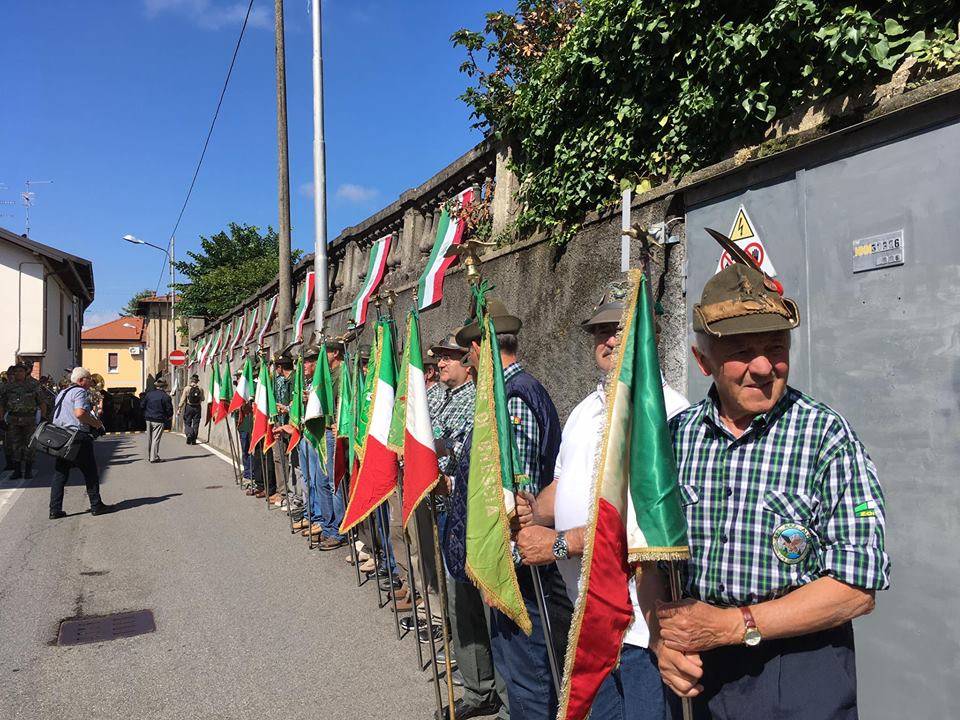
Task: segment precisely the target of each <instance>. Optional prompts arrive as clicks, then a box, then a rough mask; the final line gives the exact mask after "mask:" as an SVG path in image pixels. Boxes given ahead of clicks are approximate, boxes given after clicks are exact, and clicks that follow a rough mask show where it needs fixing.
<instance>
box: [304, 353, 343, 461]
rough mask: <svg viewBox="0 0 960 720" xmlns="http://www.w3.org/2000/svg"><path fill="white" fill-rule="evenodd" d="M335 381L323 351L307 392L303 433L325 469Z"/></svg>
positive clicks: (333, 409)
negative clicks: (328, 426)
mask: <svg viewBox="0 0 960 720" xmlns="http://www.w3.org/2000/svg"><path fill="white" fill-rule="evenodd" d="M335 409H336V408H334V406H333V381H332V376H331V373H330V362H329V360H327V353H326V352H323V351H321V352H320V357H318V358H317V364H316V366H315V367H314V370H313V379H312V380H311V382H310V388H309V390H308V394H307V410H306V413H305V414H304V417H303V434H304V435H306V436H307V441H308V442H309V443H310V444H311V445H313V447H314V448H315V449H316V451H317V453H318V454H319V455H320V461H321V462H322V463H323V470H324V472H326V467H327V442H326V430H327V425H328V423H330V422H331V421H332V420H333V413H334V411H335Z"/></svg>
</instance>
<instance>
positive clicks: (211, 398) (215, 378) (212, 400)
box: [206, 362, 220, 423]
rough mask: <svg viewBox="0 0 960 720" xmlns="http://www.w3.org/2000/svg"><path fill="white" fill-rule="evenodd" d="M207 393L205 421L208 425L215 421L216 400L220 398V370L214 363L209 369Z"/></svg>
mask: <svg viewBox="0 0 960 720" xmlns="http://www.w3.org/2000/svg"><path fill="white" fill-rule="evenodd" d="M208 390H209V392H208V394H207V420H206V422H207V423H209V422H210V421H211V420H214V419H216V414H217V400H218V399H219V398H220V369H219V366H218V365H217V363H216V362H214V363H213V367H212V368H210V387H209V388H208Z"/></svg>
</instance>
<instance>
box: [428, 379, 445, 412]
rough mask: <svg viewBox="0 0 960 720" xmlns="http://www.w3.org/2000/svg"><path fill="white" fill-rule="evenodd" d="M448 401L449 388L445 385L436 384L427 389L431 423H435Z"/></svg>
mask: <svg viewBox="0 0 960 720" xmlns="http://www.w3.org/2000/svg"><path fill="white" fill-rule="evenodd" d="M446 401H447V387H446V385H444V384H443V383H439V382H438V383H434V384H433V385H431V386H430V387H428V388H427V412H429V413H430V420H431V422H433V421H435V420H436V418H437V414H438V413H439V412H440V408H442V407H443V404H444V403H445V402H446Z"/></svg>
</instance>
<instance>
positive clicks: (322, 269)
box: [312, 0, 330, 334]
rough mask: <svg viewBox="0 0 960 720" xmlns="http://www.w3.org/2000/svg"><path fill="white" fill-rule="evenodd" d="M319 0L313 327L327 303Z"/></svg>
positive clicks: (317, 328)
mask: <svg viewBox="0 0 960 720" xmlns="http://www.w3.org/2000/svg"><path fill="white" fill-rule="evenodd" d="M320 5H321V2H320V0H312V8H313V214H314V217H315V222H314V239H313V271H314V273H315V274H316V289H315V290H314V303H313V330H314V334H319V333H320V332H322V330H323V313H324V312H326V310H327V308H328V306H329V298H328V297H327V293H328V292H329V288H330V284H329V282H328V280H327V149H326V145H325V144H324V139H323V44H322V43H323V32H322V30H323V28H322V23H321V16H320Z"/></svg>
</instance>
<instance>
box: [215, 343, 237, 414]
mask: <svg viewBox="0 0 960 720" xmlns="http://www.w3.org/2000/svg"><path fill="white" fill-rule="evenodd" d="M223 365H224V370H223V371H222V372H221V373H220V388H219V390H220V394H219V396H218V397H217V406H216V408H215V412H214V417H213V422H214V424H216V423H218V422H220V421H221V420H225V419H226V418H227V415H229V414H230V400H231V399H232V398H233V373H232V372H231V371H230V360H229V359H228V360H227V361H226V362H225V363H224V364H223Z"/></svg>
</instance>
